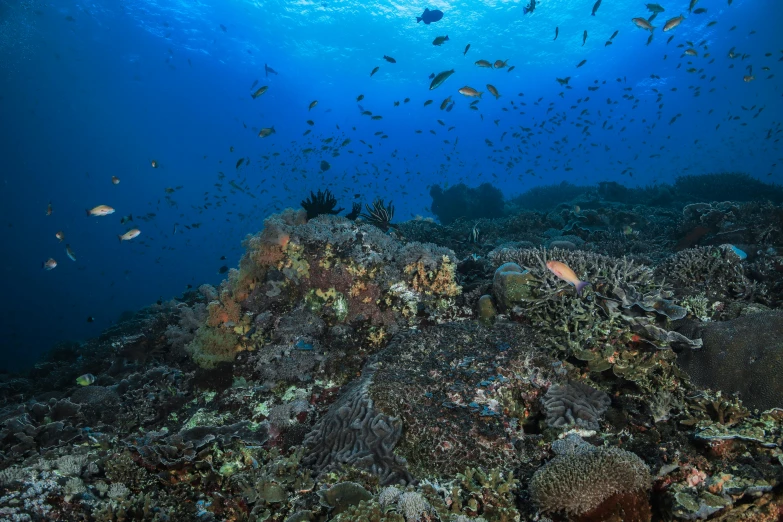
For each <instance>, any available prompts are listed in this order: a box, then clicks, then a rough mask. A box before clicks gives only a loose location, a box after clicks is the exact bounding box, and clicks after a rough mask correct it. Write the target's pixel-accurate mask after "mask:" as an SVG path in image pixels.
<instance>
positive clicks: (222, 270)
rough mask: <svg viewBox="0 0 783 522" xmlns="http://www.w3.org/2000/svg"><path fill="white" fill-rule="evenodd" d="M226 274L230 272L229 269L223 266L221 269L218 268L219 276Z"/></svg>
mask: <svg viewBox="0 0 783 522" xmlns="http://www.w3.org/2000/svg"><path fill="white" fill-rule="evenodd" d="M226 272H228V267H227V266H226V265H223V266H221V267H220V268H218V274H225V273H226Z"/></svg>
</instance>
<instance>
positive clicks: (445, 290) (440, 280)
mask: <svg viewBox="0 0 783 522" xmlns="http://www.w3.org/2000/svg"><path fill="white" fill-rule="evenodd" d="M455 272H456V266H455V265H454V264H453V263H452V262H451V260H450V259H449V256H443V259H442V262H441V264H440V267H438V270H437V271H435V272H433V271H432V270H427V267H426V266H424V262H423V261H422V260H419V261H417V262H416V263H411V264H410V265H408V266H406V267H405V273H406V274H409V275H410V274H412V275H413V280H412V281H411V286H412V287H413V289H414V290H415V291H417V292H422V293H425V294H436V295H442V296H446V297H454V296H456V295H459V294H460V293H461V292H462V288H461V287H460V286H459V285H458V284H457V282H456V280H455Z"/></svg>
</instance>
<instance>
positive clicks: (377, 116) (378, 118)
mask: <svg viewBox="0 0 783 522" xmlns="http://www.w3.org/2000/svg"><path fill="white" fill-rule="evenodd" d="M370 119H371V120H381V119H383V116H381V115H380V114H376V115H375V116H370Z"/></svg>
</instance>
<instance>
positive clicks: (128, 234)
mask: <svg viewBox="0 0 783 522" xmlns="http://www.w3.org/2000/svg"><path fill="white" fill-rule="evenodd" d="M139 234H141V230H139V229H138V228H132V229H130V230H128V231H127V232H125V233H124V234H123V235H121V236H117V237H118V238H120V243H122V242H123V241H130V240H131V239H133V238H134V237H139Z"/></svg>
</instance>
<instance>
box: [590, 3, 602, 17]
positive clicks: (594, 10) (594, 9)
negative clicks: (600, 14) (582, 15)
mask: <svg viewBox="0 0 783 522" xmlns="http://www.w3.org/2000/svg"><path fill="white" fill-rule="evenodd" d="M599 7H601V0H598V1H597V2H596V3H594V4H593V12H592V13H590V14H591V15H593V16H595V12H596V11H598V8H599Z"/></svg>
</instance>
